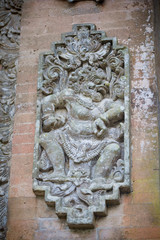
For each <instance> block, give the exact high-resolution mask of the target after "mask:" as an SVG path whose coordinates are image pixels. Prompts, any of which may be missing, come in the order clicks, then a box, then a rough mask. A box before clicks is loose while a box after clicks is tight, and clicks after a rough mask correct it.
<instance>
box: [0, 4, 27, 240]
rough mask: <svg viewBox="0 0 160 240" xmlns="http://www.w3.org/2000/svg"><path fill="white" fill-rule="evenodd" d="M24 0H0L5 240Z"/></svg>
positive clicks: (0, 235)
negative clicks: (9, 165) (9, 163)
mask: <svg viewBox="0 0 160 240" xmlns="http://www.w3.org/2000/svg"><path fill="white" fill-rule="evenodd" d="M22 3H23V1H22V0H19V1H17V0H1V1H0V239H3V240H4V239H5V236H6V223H7V202H8V200H7V199H8V181H9V167H8V161H9V160H10V157H11V134H12V127H13V116H14V112H15V106H14V99H15V84H16V75H17V59H18V49H19V36H20V18H21V11H20V10H21V6H22Z"/></svg>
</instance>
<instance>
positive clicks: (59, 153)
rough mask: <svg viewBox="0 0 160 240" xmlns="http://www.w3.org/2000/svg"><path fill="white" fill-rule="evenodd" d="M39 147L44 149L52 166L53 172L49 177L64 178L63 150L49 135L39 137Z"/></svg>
mask: <svg viewBox="0 0 160 240" xmlns="http://www.w3.org/2000/svg"><path fill="white" fill-rule="evenodd" d="M39 143H40V145H41V146H42V147H43V148H44V149H45V151H46V153H47V155H48V157H49V159H50V161H51V163H52V164H53V168H54V172H53V173H52V174H50V175H49V176H50V177H60V176H64V175H65V172H64V163H65V156H64V152H63V149H62V148H61V146H60V145H59V144H58V142H57V141H56V140H55V139H54V137H53V136H52V135H51V134H50V133H43V134H42V135H41V136H40V142H39Z"/></svg>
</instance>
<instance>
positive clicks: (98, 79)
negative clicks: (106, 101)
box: [68, 66, 109, 102]
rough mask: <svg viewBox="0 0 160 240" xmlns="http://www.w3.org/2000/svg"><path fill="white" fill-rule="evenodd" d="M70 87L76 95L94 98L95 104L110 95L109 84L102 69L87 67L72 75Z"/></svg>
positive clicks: (69, 82)
mask: <svg viewBox="0 0 160 240" xmlns="http://www.w3.org/2000/svg"><path fill="white" fill-rule="evenodd" d="M68 87H69V88H72V89H73V90H74V91H75V93H82V94H83V95H84V96H86V97H90V98H92V100H93V101H94V102H100V101H101V100H102V99H103V98H104V97H105V95H106V94H107V93H108V89H109V82H108V81H107V80H106V74H105V72H104V71H103V70H102V69H95V68H92V67H90V66H87V68H81V69H78V71H76V72H72V73H71V74H70V76H69V81H68Z"/></svg>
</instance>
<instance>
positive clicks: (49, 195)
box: [33, 24, 130, 228]
mask: <svg viewBox="0 0 160 240" xmlns="http://www.w3.org/2000/svg"><path fill="white" fill-rule="evenodd" d="M128 64H129V57H128V52H127V49H126V48H124V47H123V46H118V45H117V43H116V39H115V38H107V37H106V35H105V33H104V32H102V31H96V27H95V25H93V24H77V25H74V26H73V32H71V33H67V34H63V35H62V42H58V43H53V45H52V51H51V52H47V53H44V54H42V55H41V58H40V67H39V79H38V101H37V123H36V137H35V155H34V170H33V178H34V184H33V189H34V191H35V193H36V194H37V195H42V194H45V200H46V202H47V203H48V204H50V205H54V204H55V207H56V213H57V214H58V216H60V217H61V216H67V223H68V225H69V227H71V228H81V227H82V228H92V227H94V216H95V215H100V216H102V215H106V213H107V207H106V203H108V204H116V203H119V195H120V190H121V191H125V192H128V191H129V189H130V177H129V158H130V148H129V145H130V143H129V141H130V136H129V74H128V68H129V66H128Z"/></svg>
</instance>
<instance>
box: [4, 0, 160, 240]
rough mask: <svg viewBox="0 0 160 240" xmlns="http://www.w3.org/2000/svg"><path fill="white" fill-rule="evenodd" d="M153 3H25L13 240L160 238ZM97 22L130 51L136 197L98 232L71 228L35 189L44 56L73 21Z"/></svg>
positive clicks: (113, 210)
mask: <svg viewBox="0 0 160 240" xmlns="http://www.w3.org/2000/svg"><path fill="white" fill-rule="evenodd" d="M152 4H153V3H152V1H151V0H141V1H138V0H117V1H113V0H105V1H104V3H103V4H102V5H96V3H95V2H94V1H80V2H77V3H75V4H72V5H71V4H69V3H68V2H67V1H60V0H45V1H44V0H25V1H24V6H23V12H22V27H21V44H20V57H19V68H18V80H17V87H16V92H17V96H16V114H15V123H14V134H13V147H12V161H11V178H10V192H9V212H8V235H7V239H8V240H20V239H21V240H51V239H52V240H63V239H65V240H70V239H77V240H79V239H87V240H89V239H92V240H109V239H110V240H116V239H117V240H123V239H125V240H135V239H139V240H140V239H147V240H149V239H157V240H158V239H160V205H159V171H158V169H159V162H158V125H157V106H156V102H157V92H156V89H157V88H156V81H155V61H154V58H155V56H154V37H153V6H152ZM86 22H91V23H95V24H96V25H97V28H98V29H100V30H104V31H105V32H106V33H107V36H109V37H114V36H116V37H117V38H118V41H119V44H122V45H126V46H128V47H129V50H130V75H131V133H132V139H131V140H132V169H131V171H132V179H131V180H132V192H131V193H130V194H127V195H123V196H122V197H121V204H120V205H118V206H115V207H110V208H109V209H108V216H107V217H104V218H98V219H97V220H96V228H95V230H89V231H88V230H85V231H84V230H81V231H73V230H69V228H68V227H67V225H66V222H65V220H64V219H58V217H57V216H56V214H55V211H54V208H52V207H48V206H47V205H46V203H45V202H44V199H43V197H36V196H35V195H34V193H33V192H32V165H33V148H34V131H35V119H36V89H37V87H36V86H37V76H38V58H39V54H40V52H43V51H48V50H49V49H50V45H51V42H53V41H59V40H60V37H61V33H63V32H69V31H71V28H72V24H75V23H86Z"/></svg>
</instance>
